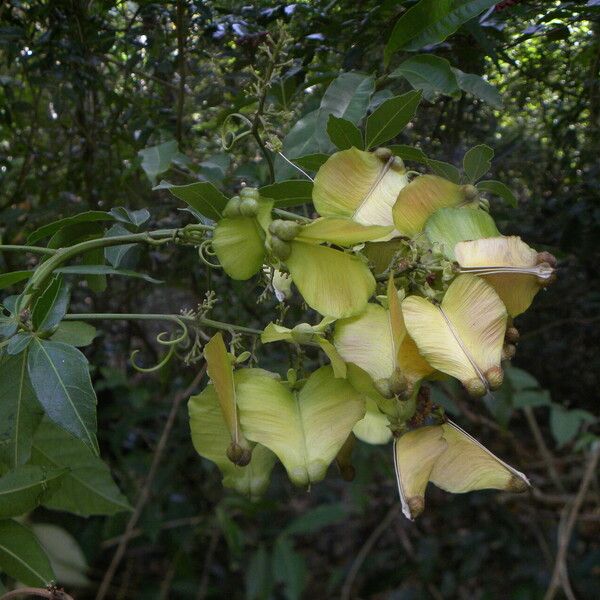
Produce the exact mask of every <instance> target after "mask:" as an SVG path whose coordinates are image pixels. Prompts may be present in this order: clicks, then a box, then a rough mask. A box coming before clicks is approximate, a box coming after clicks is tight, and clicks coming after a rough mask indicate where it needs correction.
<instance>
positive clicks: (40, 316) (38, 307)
mask: <svg viewBox="0 0 600 600" xmlns="http://www.w3.org/2000/svg"><path fill="white" fill-rule="evenodd" d="M69 299H70V292H69V287H68V286H67V285H65V282H64V281H63V278H62V277H61V276H60V275H59V276H57V277H54V279H52V281H51V282H50V284H49V285H48V287H47V288H46V289H45V290H44V291H43V292H42V295H41V296H40V297H39V298H38V300H37V302H36V303H35V306H34V307H33V312H32V315H31V321H32V323H33V327H34V329H35V331H49V330H51V329H52V328H53V327H56V326H57V325H58V324H59V323H60V322H61V320H62V318H63V317H64V316H65V314H66V312H67V308H68V306H69Z"/></svg>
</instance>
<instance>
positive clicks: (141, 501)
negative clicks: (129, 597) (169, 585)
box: [96, 363, 206, 600]
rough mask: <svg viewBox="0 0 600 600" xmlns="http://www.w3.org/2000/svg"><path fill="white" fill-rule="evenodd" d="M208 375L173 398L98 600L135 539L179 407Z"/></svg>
mask: <svg viewBox="0 0 600 600" xmlns="http://www.w3.org/2000/svg"><path fill="white" fill-rule="evenodd" d="M205 373H206V363H205V364H204V365H203V366H202V368H201V369H200V371H199V372H198V374H197V375H196V377H194V379H193V381H192V383H190V385H189V386H188V387H187V388H185V389H184V390H183V391H181V392H179V393H178V394H176V395H175V397H174V398H173V404H172V405H171V410H170V411H169V416H168V417H167V422H166V423H165V426H164V429H163V431H162V433H161V435H160V439H159V440H158V444H157V445H156V449H155V450H154V456H153V457H152V464H151V465H150V470H149V471H148V476H147V477H146V481H145V482H144V485H143V486H142V489H141V491H140V495H139V497H138V499H137V502H136V504H135V509H134V510H133V513H132V515H131V517H130V518H129V521H128V522H127V526H126V527H125V533H124V534H123V537H122V538H121V541H120V542H119V545H118V547H117V550H116V551H115V553H114V555H113V557H112V560H111V561H110V565H109V567H108V569H107V570H106V573H105V574H104V577H103V578H102V583H101V584H100V587H99V588H98V593H97V594H96V600H104V598H105V597H106V595H107V593H108V590H109V588H110V586H111V584H112V580H113V579H114V576H115V574H116V572H117V569H118V568H119V565H120V564H121V561H122V560H123V557H124V556H125V551H126V550H127V546H128V545H129V540H130V539H131V538H132V537H133V533H134V531H135V527H136V525H137V523H138V521H139V519H140V517H141V516H142V511H143V510H144V507H145V506H146V504H147V502H148V500H149V499H150V493H151V491H152V484H153V483H154V479H155V478H156V474H157V472H158V467H159V466H160V463H161V461H162V459H163V456H164V453H165V450H166V448H167V442H168V441H169V437H170V436H171V431H172V430H173V426H174V425H175V419H176V417H177V413H178V412H179V407H180V405H181V402H182V401H183V400H184V399H186V398H187V397H188V396H190V395H191V394H192V393H193V392H194V391H195V389H196V387H197V386H198V384H199V383H200V382H201V381H202V379H203V377H204V375H205Z"/></svg>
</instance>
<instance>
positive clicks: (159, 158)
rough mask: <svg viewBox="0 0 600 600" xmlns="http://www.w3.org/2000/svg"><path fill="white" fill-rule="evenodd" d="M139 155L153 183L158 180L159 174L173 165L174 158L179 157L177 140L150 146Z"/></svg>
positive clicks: (145, 171) (143, 167)
mask: <svg viewBox="0 0 600 600" xmlns="http://www.w3.org/2000/svg"><path fill="white" fill-rule="evenodd" d="M138 156H139V157H140V158H141V159H142V169H144V173H146V176H147V177H148V179H149V180H150V181H151V183H152V184H154V182H155V181H156V177H157V175H160V174H161V173H164V172H165V171H167V170H168V169H169V168H170V167H171V163H172V162H173V159H177V158H178V157H179V149H178V148H177V142H176V141H175V140H171V141H169V142H164V143H163V144H158V146H150V147H149V148H144V149H143V150H140V151H139V152H138Z"/></svg>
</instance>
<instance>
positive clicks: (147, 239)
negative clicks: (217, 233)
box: [19, 224, 212, 311]
mask: <svg viewBox="0 0 600 600" xmlns="http://www.w3.org/2000/svg"><path fill="white" fill-rule="evenodd" d="M186 229H187V230H188V231H193V230H211V229H212V227H211V226H210V225H202V224H194V225H192V226H188V227H187V228H183V229H157V230H155V231H146V232H143V233H130V234H127V235H116V236H113V237H103V238H96V239H93V240H86V241H85V242H80V243H79V244H74V245H73V246H68V247H66V248H59V249H58V250H56V251H55V252H54V253H53V254H52V256H51V257H50V258H49V259H48V260H47V261H46V262H43V263H42V264H41V265H39V267H38V268H37V269H36V270H35V273H34V274H33V276H32V277H31V279H30V280H29V282H28V283H27V285H26V286H25V290H24V291H23V296H22V301H21V303H20V306H19V311H22V310H24V309H26V308H28V307H29V305H30V304H31V302H32V301H33V298H34V294H35V292H36V291H37V290H39V289H40V288H41V287H42V286H43V285H44V283H45V282H46V281H47V280H48V279H49V278H50V277H51V276H52V273H53V272H54V271H55V269H57V268H58V267H59V266H60V265H62V264H63V263H65V262H67V261H68V260H70V259H71V258H74V257H75V256H77V255H79V254H83V253H84V252H88V251H89V250H95V249H97V248H108V247H110V246H121V245H123V244H131V243H140V242H142V243H146V244H161V243H165V242H168V241H169V240H173V241H175V240H176V239H177V236H178V235H179V234H181V233H183V232H185V230H186ZM21 248H27V247H26V246H22V247H21ZM44 250H47V249H44Z"/></svg>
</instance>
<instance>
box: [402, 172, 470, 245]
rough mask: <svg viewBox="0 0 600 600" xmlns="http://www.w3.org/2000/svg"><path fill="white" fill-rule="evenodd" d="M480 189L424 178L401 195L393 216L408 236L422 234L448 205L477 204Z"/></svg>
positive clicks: (420, 178) (427, 176) (412, 182)
mask: <svg viewBox="0 0 600 600" xmlns="http://www.w3.org/2000/svg"><path fill="white" fill-rule="evenodd" d="M476 199H477V190H476V188H474V187H473V186H461V185H457V184H456V183H453V182H452V181H448V180H447V179H444V178H442V177H438V176H437V175H421V176H419V177H417V178H416V179H413V181H411V182H410V183H409V184H408V185H407V186H406V187H405V188H403V189H402V190H401V191H400V193H399V194H398V199H397V200H396V203H395V204H394V208H393V216H394V225H395V226H396V229H397V230H398V231H399V232H400V233H401V234H402V235H406V236H408V237H413V236H415V235H416V234H418V233H420V232H421V231H422V230H423V227H424V226H425V223H426V221H427V219H428V218H429V217H430V216H431V215H432V214H433V213H434V212H435V211H436V210H438V209H440V208H444V207H447V206H463V205H464V206H467V205H469V204H471V205H474V201H475V200H476Z"/></svg>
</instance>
